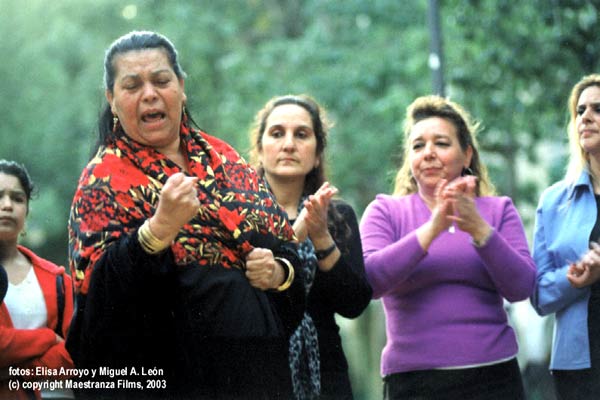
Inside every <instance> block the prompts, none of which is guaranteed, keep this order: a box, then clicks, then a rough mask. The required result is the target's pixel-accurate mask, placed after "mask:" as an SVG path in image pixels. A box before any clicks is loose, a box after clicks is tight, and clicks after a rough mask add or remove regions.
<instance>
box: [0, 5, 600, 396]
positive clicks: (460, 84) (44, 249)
mask: <svg viewBox="0 0 600 400" xmlns="http://www.w3.org/2000/svg"><path fill="white" fill-rule="evenodd" d="M439 3H440V5H441V10H440V16H441V21H442V32H443V43H444V52H445V54H444V59H445V81H446V84H447V94H448V95H449V96H450V97H452V98H453V99H454V100H456V101H458V102H460V103H462V104H464V105H465V106H466V108H467V109H468V110H470V111H471V112H472V114H473V115H474V116H475V117H476V118H477V119H479V120H480V121H482V123H483V129H482V131H481V135H480V144H481V147H482V148H483V150H484V154H483V158H484V161H485V162H486V163H487V164H488V166H489V168H490V170H491V175H492V179H493V180H494V182H495V183H496V185H497V187H498V191H499V192H500V193H501V194H507V195H511V196H512V197H513V199H514V200H515V202H516V203H517V205H518V207H519V210H520V211H521V214H522V216H523V217H524V219H525V221H526V223H527V224H528V230H529V231H530V230H531V225H530V224H531V221H532V219H533V210H534V207H535V204H536V202H537V198H538V196H539V193H540V190H541V189H542V188H543V187H544V186H546V185H547V184H549V183H550V182H552V181H555V180H557V179H559V178H560V177H561V176H562V173H563V166H564V163H565V156H566V151H567V150H566V145H565V143H566V137H565V120H566V98H567V95H568V91H569V89H570V87H571V86H572V85H573V83H575V82H576V81H577V80H578V79H579V78H580V77H581V76H582V75H583V74H586V73H590V72H593V71H598V67H599V65H598V62H599V61H598V60H600V40H599V39H600V38H599V37H598V30H597V29H596V26H597V24H598V20H597V18H598V6H597V5H596V2H591V1H583V0H550V1H544V0H527V1H522V2H514V1H509V0H497V1H491V0H469V1H459V0H446V1H443V2H439ZM427 7H428V2H427V1H426V0H415V1H397V0H373V1H362V0H345V1H333V0H264V1H259V0H227V1H212V0H196V1H187V2H182V1H177V0H129V1H126V2H123V1H121V0H101V1H99V0H93V1H92V0H58V1H52V2H48V1H42V0H25V1H17V0H0V9H2V12H1V13H0V34H1V35H2V37H3V40H1V41H0V53H1V54H3V55H4V59H3V62H2V63H0V72H1V75H2V77H3V81H2V92H1V93H2V95H1V96H0V107H1V108H2V110H3V111H4V112H3V113H2V116H1V117H0V135H1V136H0V157H1V158H8V159H14V160H17V161H20V162H23V163H25V164H26V166H27V167H28V169H29V170H30V172H31V174H32V176H33V178H34V180H35V181H36V182H37V184H38V187H39V196H38V198H37V199H35V200H34V202H33V203H32V205H31V210H32V211H31V215H30V217H29V219H28V235H27V237H26V238H24V243H25V244H26V245H28V246H30V247H32V248H33V249H34V250H36V251H38V252H39V253H40V254H41V255H43V256H45V257H47V258H50V259H52V260H54V261H56V262H58V263H61V264H66V257H67V254H66V248H67V235H66V223H67V218H68V212H69V206H70V201H71V198H72V196H73V192H74V190H75V188H76V185H77V179H78V176H79V173H80V171H81V169H82V168H83V166H84V165H85V163H86V162H87V160H88V159H89V156H90V148H91V146H92V144H93V142H94V140H95V125H96V118H97V115H98V113H99V111H100V108H101V106H102V104H103V103H104V101H105V100H104V92H103V87H102V61H103V56H104V50H105V49H106V47H107V46H108V45H109V44H110V43H111V42H112V41H113V40H114V39H116V38H117V37H118V36H120V35H122V34H124V33H126V32H128V31H131V30H134V29H148V30H156V31H158V32H161V33H163V34H165V35H166V36H167V37H169V38H170V39H171V40H172V41H173V42H174V43H175V45H176V46H177V48H178V50H179V52H180V57H181V62H182V64H183V68H184V70H185V71H186V72H187V73H188V79H187V80H186V93H187V94H188V99H189V108H190V110H191V111H192V113H193V115H194V117H195V120H196V121H197V122H198V123H199V125H200V126H201V127H202V128H203V129H204V130H206V131H207V132H209V133H211V134H213V135H216V136H219V137H222V138H224V139H225V140H227V141H229V142H231V143H232V144H233V145H234V146H235V147H236V148H238V149H239V150H240V151H241V152H242V153H246V151H247V149H248V148H249V141H248V130H249V128H250V125H251V123H252V119H253V116H254V114H255V113H256V111H257V110H258V109H259V108H261V107H262V105H263V104H264V103H265V102H266V101H267V100H268V99H269V98H270V97H272V96H275V95H281V94H288V93H309V94H311V95H312V96H314V97H315V98H316V99H317V100H319V101H320V102H321V103H322V104H324V105H325V107H326V108H327V109H328V111H329V114H330V117H332V119H333V120H334V122H335V127H334V129H333V130H332V133H331V139H330V148H329V166H330V177H331V180H332V181H333V183H334V184H335V185H337V186H338V187H339V188H340V191H341V195H342V196H343V197H344V198H345V199H346V200H348V201H349V202H350V203H351V204H353V205H354V206H355V209H356V211H357V213H358V215H359V216H360V215H361V214H362V211H363V210H364V207H365V206H366V205H367V204H368V203H369V202H370V201H371V200H372V199H373V198H374V196H375V194H377V193H380V192H389V191H390V190H391V181H392V177H393V173H394V170H395V168H396V167H397V166H398V165H399V162H400V161H401V160H400V154H401V146H402V136H401V124H402V119H403V117H404V110H405V108H406V106H407V105H408V104H409V103H410V102H411V101H412V100H413V99H414V98H415V97H416V96H419V95H424V94H429V93H431V90H432V89H431V78H430V71H429V69H428V65H427V61H428V56H429V30H428V26H427ZM528 233H529V232H528ZM341 324H342V328H343V333H344V335H345V336H346V338H345V340H346V341H347V343H349V345H348V351H347V352H348V356H349V358H350V362H351V366H352V374H353V381H354V386H355V391H356V393H357V398H379V397H380V393H381V383H380V379H379V371H378V370H379V365H378V364H379V353H380V351H381V347H382V346H383V336H384V333H383V316H382V313H381V307H380V304H379V302H373V304H372V305H371V306H370V307H369V309H368V310H367V312H366V313H365V314H364V315H363V316H362V317H361V318H359V320H358V322H354V321H352V322H351V321H345V320H342V321H341Z"/></svg>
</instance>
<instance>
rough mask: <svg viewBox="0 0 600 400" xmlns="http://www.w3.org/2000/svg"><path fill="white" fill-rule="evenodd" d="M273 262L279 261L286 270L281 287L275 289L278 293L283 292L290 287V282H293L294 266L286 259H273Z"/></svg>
mask: <svg viewBox="0 0 600 400" xmlns="http://www.w3.org/2000/svg"><path fill="white" fill-rule="evenodd" d="M275 260H276V261H279V262H280V263H281V265H282V266H285V267H286V268H287V278H286V280H285V281H284V282H283V283H282V284H281V285H279V286H278V287H277V289H275V290H277V291H278V292H283V291H284V290H287V289H288V288H289V287H290V286H292V282H294V276H295V272H294V266H293V265H292V263H291V262H290V261H289V260H288V259H285V258H282V257H275Z"/></svg>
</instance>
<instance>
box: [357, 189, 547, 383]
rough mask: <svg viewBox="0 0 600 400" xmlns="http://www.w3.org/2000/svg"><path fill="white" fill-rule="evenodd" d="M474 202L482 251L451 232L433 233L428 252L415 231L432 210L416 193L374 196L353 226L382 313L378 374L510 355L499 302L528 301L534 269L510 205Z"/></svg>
mask: <svg viewBox="0 0 600 400" xmlns="http://www.w3.org/2000/svg"><path fill="white" fill-rule="evenodd" d="M476 204H477V208H478V209H479V212H480V214H481V216H482V217H483V218H484V219H485V220H486V221H487V222H488V223H489V224H490V225H491V226H492V227H493V228H494V232H493V234H492V236H491V237H490V239H489V241H488V242H487V243H486V244H485V245H484V246H483V247H481V248H477V247H475V246H473V244H472V243H471V239H470V236H469V235H468V234H467V233H465V232H462V231H460V230H459V229H456V232H455V233H450V232H443V233H442V234H440V236H438V237H437V238H436V239H435V240H434V241H433V243H432V244H431V246H430V248H429V251H427V252H425V251H424V250H423V249H422V248H421V246H420V244H419V242H418V239H417V236H416V233H415V230H416V229H417V228H418V227H420V226H421V225H423V224H424V223H425V222H427V221H428V220H429V218H430V216H431V212H430V211H429V209H428V208H427V206H426V205H425V203H424V202H423V200H422V199H421V198H420V197H419V195H418V194H412V195H408V196H402V197H398V196H389V195H378V196H377V197H376V199H375V200H374V201H373V202H371V204H369V206H368V207H367V209H366V210H365V212H364V214H363V217H362V220H361V224H360V231H361V239H362V245H363V254H364V259H365V269H366V273H367V278H368V279H369V282H370V283H371V285H372V287H373V298H382V300H383V307H384V311H385V316H386V335H387V343H386V345H385V347H384V349H383V353H382V357H381V373H382V375H384V376H385V375H388V374H392V373H396V372H405V371H414V370H424V369H433V368H443V367H455V366H467V365H473V364H482V363H488V362H494V361H497V360H502V359H505V358H508V357H512V356H514V355H516V353H517V342H516V338H515V334H514V331H513V330H512V328H511V327H510V326H509V325H508V321H507V315H506V313H505V311H504V309H503V300H502V298H503V297H504V298H506V299H507V300H508V301H520V300H524V299H526V298H527V297H529V296H530V295H531V294H532V292H533V287H534V283H535V274H536V269H535V265H534V262H533V260H532V258H531V255H530V253H529V248H528V245H527V239H526V237H525V233H524V230H523V224H522V222H521V219H520V217H519V214H518V213H517V210H516V209H515V207H514V205H513V203H512V201H511V200H510V199H509V198H508V197H479V198H477V199H476Z"/></svg>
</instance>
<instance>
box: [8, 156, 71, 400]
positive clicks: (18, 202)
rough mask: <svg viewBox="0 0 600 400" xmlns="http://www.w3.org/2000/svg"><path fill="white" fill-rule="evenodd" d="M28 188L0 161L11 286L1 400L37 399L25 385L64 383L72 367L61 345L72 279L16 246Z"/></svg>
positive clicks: (14, 166) (20, 172) (20, 170)
mask: <svg viewBox="0 0 600 400" xmlns="http://www.w3.org/2000/svg"><path fill="white" fill-rule="evenodd" d="M32 190H33V184H32V182H31V179H30V177H29V174H28V173H27V170H26V169H25V168H24V167H23V166H22V165H20V164H18V163H15V162H12V161H6V160H0V263H1V264H2V266H3V267H4V269H5V270H6V273H7V277H8V283H9V284H8V290H7V292H6V296H4V299H3V302H2V303H1V304H0V398H2V399H13V398H14V399H21V398H23V399H25V398H31V397H30V396H31V394H32V393H34V394H35V396H36V397H37V398H39V397H40V392H39V390H30V389H27V387H29V386H32V385H30V384H27V382H32V381H40V382H42V381H46V380H53V381H56V380H60V379H64V378H66V376H64V375H62V376H61V374H60V373H59V372H60V371H61V368H64V369H71V368H73V367H74V366H73V362H72V361H71V357H70V356H69V354H68V352H67V350H66V349H65V345H64V339H65V337H66V335H67V330H68V327H69V323H70V320H71V316H72V314H73V294H72V293H73V292H72V290H73V289H72V283H71V278H70V277H69V276H68V274H66V273H65V269H64V268H63V267H59V266H57V265H55V264H53V263H52V262H50V261H48V260H45V259H43V258H41V257H39V256H37V255H36V254H35V253H33V252H32V251H31V250H29V249H27V248H25V247H23V246H20V245H18V243H17V242H18V238H19V235H20V234H21V232H22V231H23V228H24V225H25V218H26V217H27V214H28V212H29V200H30V199H31V192H32ZM46 374H47V375H46ZM55 374H57V375H55ZM11 382H12V385H10V383H11ZM16 383H18V386H17V384H16Z"/></svg>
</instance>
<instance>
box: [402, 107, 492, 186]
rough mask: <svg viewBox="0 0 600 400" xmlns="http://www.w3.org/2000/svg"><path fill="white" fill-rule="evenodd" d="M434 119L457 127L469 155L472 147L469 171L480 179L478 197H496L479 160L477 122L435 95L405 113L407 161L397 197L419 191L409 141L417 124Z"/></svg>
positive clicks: (405, 155) (464, 149)
mask: <svg viewBox="0 0 600 400" xmlns="http://www.w3.org/2000/svg"><path fill="white" fill-rule="evenodd" d="M431 117H440V118H443V119H445V120H447V121H448V122H450V123H452V125H454V126H455V127H456V135H457V136H458V141H459V143H460V147H461V149H462V150H463V151H467V149H468V148H469V146H471V148H472V149H473V156H472V157H471V163H470V164H469V168H470V169H471V171H472V173H473V175H474V176H476V177H477V186H476V188H475V193H476V195H477V196H490V195H493V194H494V193H495V189H494V186H493V185H492V183H491V182H490V180H489V178H488V173H487V169H486V167H485V165H483V164H482V163H481V161H480V159H479V151H478V149H477V139H476V137H475V136H476V133H477V130H478V128H479V124H478V123H476V122H474V121H473V120H472V118H471V116H470V115H469V113H467V112H466V111H465V110H464V109H463V108H462V107H461V106H460V105H459V104H457V103H455V102H453V101H450V100H448V99H446V98H444V97H441V96H436V95H431V96H422V97H418V98H417V99H415V100H414V101H413V102H412V104H410V105H409V106H408V108H407V109H406V118H405V120H404V160H403V164H402V166H401V167H400V169H399V170H398V172H397V174H396V179H395V185H394V194H395V195H407V194H411V193H416V192H417V191H418V187H417V182H416V180H415V178H414V177H413V176H412V173H411V170H410V159H409V155H410V149H411V147H410V143H409V137H410V134H411V131H412V129H413V127H414V126H415V124H416V123H418V122H419V121H422V120H424V119H427V118H431Z"/></svg>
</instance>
